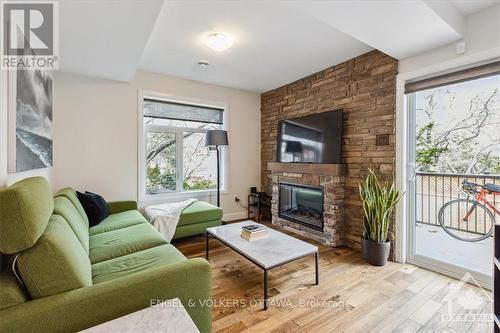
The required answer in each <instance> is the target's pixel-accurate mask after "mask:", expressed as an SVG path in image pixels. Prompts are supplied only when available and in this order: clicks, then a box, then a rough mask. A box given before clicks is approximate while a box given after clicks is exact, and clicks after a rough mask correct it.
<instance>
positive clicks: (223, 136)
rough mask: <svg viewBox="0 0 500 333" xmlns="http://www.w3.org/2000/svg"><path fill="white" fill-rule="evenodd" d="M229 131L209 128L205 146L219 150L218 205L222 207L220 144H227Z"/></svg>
mask: <svg viewBox="0 0 500 333" xmlns="http://www.w3.org/2000/svg"><path fill="white" fill-rule="evenodd" d="M228 144H229V142H228V140H227V132H226V131H224V130H209V131H207V138H206V141H205V146H207V147H215V150H216V151H217V207H220V166H219V163H220V151H219V146H227V145H228Z"/></svg>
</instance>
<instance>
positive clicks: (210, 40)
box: [204, 32, 234, 51]
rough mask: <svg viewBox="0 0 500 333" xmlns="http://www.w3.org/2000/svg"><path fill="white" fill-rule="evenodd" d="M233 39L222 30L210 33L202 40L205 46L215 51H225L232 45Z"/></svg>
mask: <svg viewBox="0 0 500 333" xmlns="http://www.w3.org/2000/svg"><path fill="white" fill-rule="evenodd" d="M233 42H234V39H233V37H231V35H229V34H226V33H224V32H213V33H210V34H209V35H208V36H207V37H206V38H205V40H204V43H205V45H206V46H208V47H209V48H211V49H212V50H215V51H225V50H227V49H229V48H230V47H231V46H232V45H233Z"/></svg>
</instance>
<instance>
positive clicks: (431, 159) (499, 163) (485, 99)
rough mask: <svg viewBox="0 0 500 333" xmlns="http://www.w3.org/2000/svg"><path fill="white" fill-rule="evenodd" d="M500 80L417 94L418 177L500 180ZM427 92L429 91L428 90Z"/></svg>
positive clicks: (492, 77) (413, 107) (413, 108)
mask: <svg viewBox="0 0 500 333" xmlns="http://www.w3.org/2000/svg"><path fill="white" fill-rule="evenodd" d="M499 86H500V74H496V75H490V76H486V77H480V78H478V79H472V80H466V81H461V82H458V83H455V82H452V83H451V84H445V85H439V86H437V87H430V88H428V89H422V90H417V91H415V92H411V93H410V94H409V95H407V96H410V98H411V100H412V101H413V102H412V103H411V109H410V112H412V114H414V115H415V126H416V129H415V133H416V135H415V136H416V138H415V141H416V142H415V145H416V151H415V162H416V168H417V171H420V172H434V173H436V172H437V173H448V174H466V175H471V174H476V175H477V174H479V175H482V174H500V132H499V131H498V125H499V124H500V91H499ZM426 88H427V87H426Z"/></svg>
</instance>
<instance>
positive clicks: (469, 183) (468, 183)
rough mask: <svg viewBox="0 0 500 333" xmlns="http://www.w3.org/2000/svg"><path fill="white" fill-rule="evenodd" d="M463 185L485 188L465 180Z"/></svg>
mask: <svg viewBox="0 0 500 333" xmlns="http://www.w3.org/2000/svg"><path fill="white" fill-rule="evenodd" d="M462 185H472V186H476V187H481V188H484V185H482V184H478V183H473V182H469V181H466V180H465V179H464V180H462Z"/></svg>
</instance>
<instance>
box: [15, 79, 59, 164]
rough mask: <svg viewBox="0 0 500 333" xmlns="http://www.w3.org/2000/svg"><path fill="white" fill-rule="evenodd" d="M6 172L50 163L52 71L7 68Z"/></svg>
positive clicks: (51, 154)
mask: <svg viewBox="0 0 500 333" xmlns="http://www.w3.org/2000/svg"><path fill="white" fill-rule="evenodd" d="M7 75H8V78H7V80H8V106H7V107H8V143H7V144H8V148H7V150H8V172H10V173H13V172H22V171H27V170H33V169H40V168H46V167H50V166H52V156H53V143H52V114H53V112H52V111H53V110H52V109H53V101H52V72H50V71H43V70H17V71H8V74H7Z"/></svg>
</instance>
